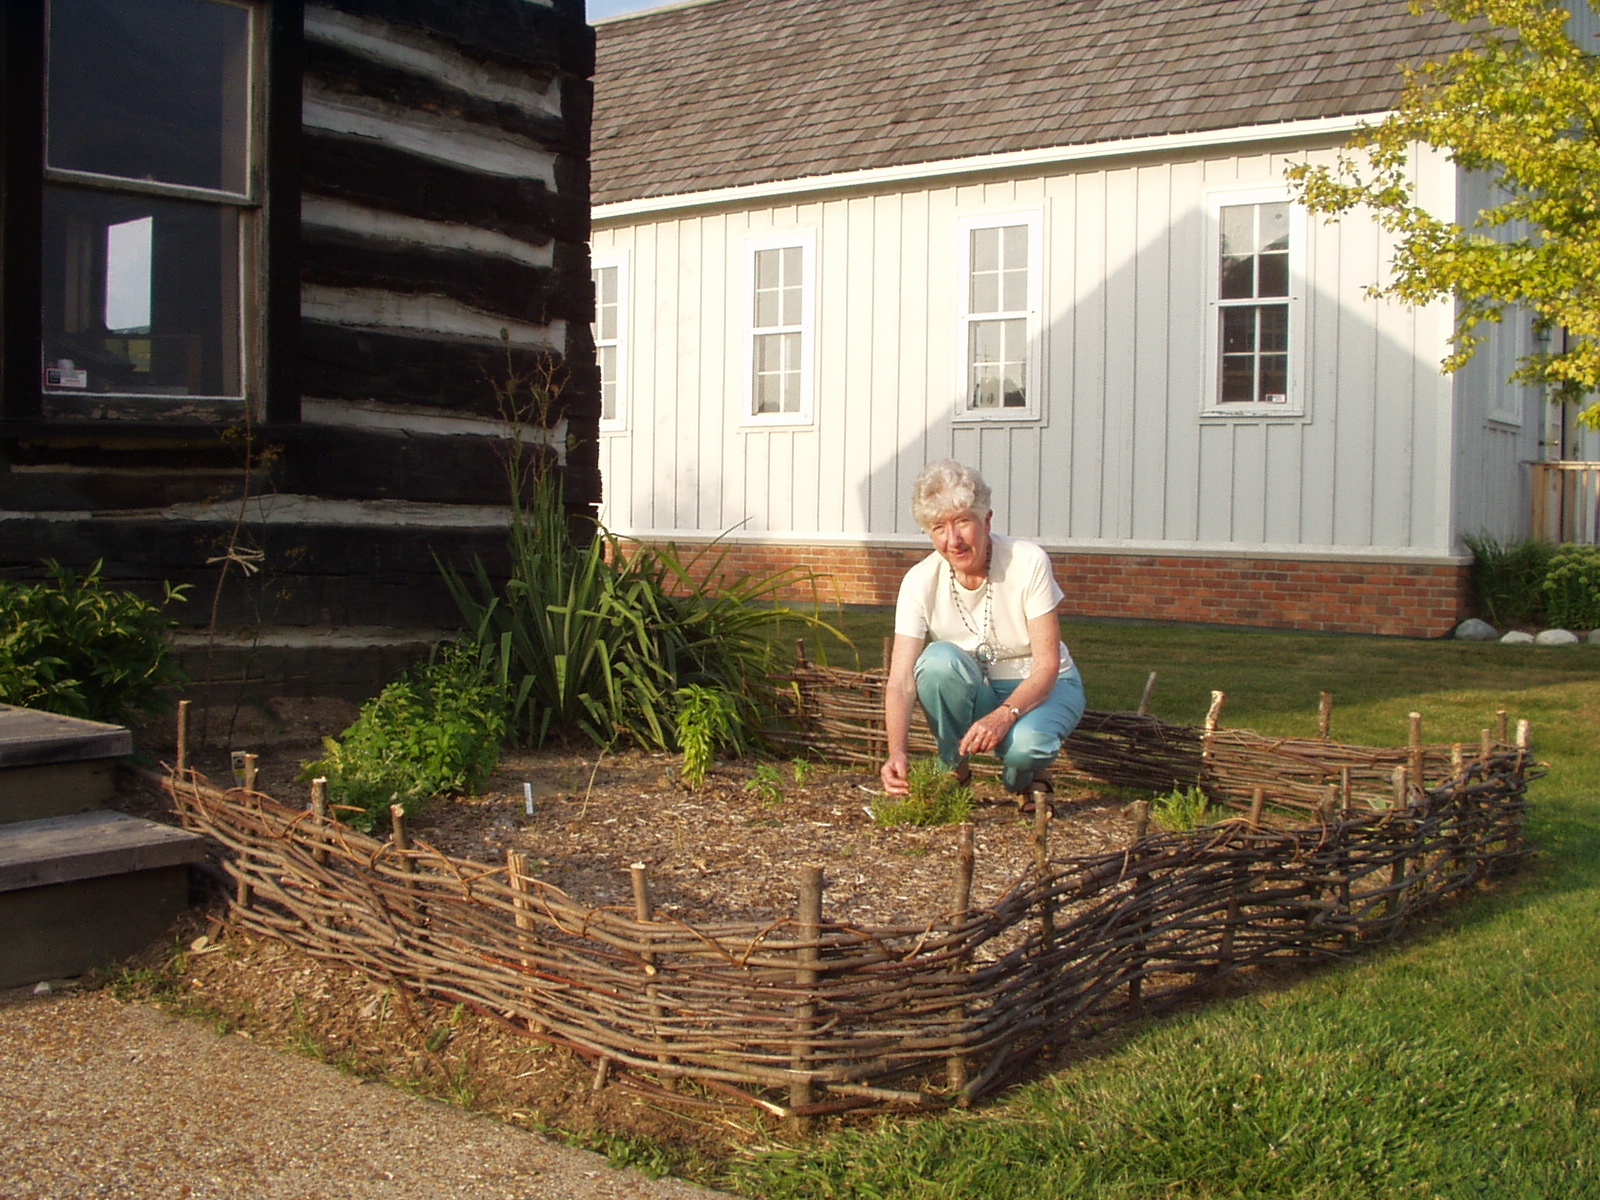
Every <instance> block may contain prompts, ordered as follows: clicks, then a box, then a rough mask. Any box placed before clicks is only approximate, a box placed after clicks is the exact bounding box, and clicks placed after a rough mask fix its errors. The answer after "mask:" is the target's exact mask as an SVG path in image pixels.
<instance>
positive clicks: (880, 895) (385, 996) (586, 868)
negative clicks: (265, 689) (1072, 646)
mask: <svg viewBox="0 0 1600 1200" xmlns="http://www.w3.org/2000/svg"><path fill="white" fill-rule="evenodd" d="M356 711H357V710H356V708H355V706H354V705H352V704H349V703H347V702H345V701H341V700H336V699H317V700H309V701H294V700H287V699H274V700H268V701H266V702H265V703H264V704H263V705H262V706H260V707H252V706H245V707H242V708H240V709H239V710H238V711H237V712H231V711H229V710H222V711H220V712H214V713H212V714H211V719H210V721H209V722H207V721H206V719H205V714H196V715H195V717H193V718H192V720H191V730H192V731H193V733H192V734H191V741H192V742H197V743H198V742H199V741H200V734H201V732H202V731H204V733H205V734H206V735H208V736H207V738H206V742H205V743H204V744H203V745H202V747H201V748H200V749H199V750H198V751H196V752H195V753H194V754H193V759H194V762H195V765H196V766H197V767H198V768H199V769H200V770H201V771H202V772H203V773H205V774H206V775H208V776H209V777H210V778H211V779H212V780H213V781H215V782H218V783H221V784H224V785H226V783H227V782H228V781H231V778H232V769H231V766H230V758H229V753H228V749H229V746H230V742H231V748H232V749H237V750H248V751H251V752H253V753H255V754H257V755H258V769H259V772H260V774H259V775H258V779H257V788H258V789H259V790H261V791H264V792H266V793H268V794H269V795H272V796H273V797H275V798H277V799H279V800H280V801H282V802H284V803H289V804H295V803H302V804H303V803H306V800H307V796H308V788H307V785H306V783H305V782H303V781H302V780H301V778H300V776H301V773H302V763H303V762H305V761H306V760H309V759H312V758H314V757H316V756H317V755H318V754H319V753H320V752H321V741H320V739H321V738H322V737H323V736H333V735H337V734H338V733H339V732H340V731H342V730H343V729H344V728H345V727H346V726H347V725H348V724H349V723H350V722H351V721H352V720H354V718H355V715H356ZM208 725H209V728H207V726H208ZM230 726H231V739H229V740H225V739H228V735H229V732H230ZM174 742H175V737H174V734H173V729H172V726H171V725H170V724H168V723H165V722H163V723H161V724H158V725H155V726H152V727H150V728H147V729H143V730H138V731H136V745H137V746H138V747H139V749H140V751H141V752H142V753H143V754H144V755H145V756H147V757H148V758H150V759H153V760H155V761H159V762H170V761H171V760H172V758H173V754H174ZM680 766H681V762H680V760H679V759H678V758H677V757H676V756H669V755H659V754H649V753H645V752H641V751H628V752H625V753H620V754H606V755H599V754H597V752H596V750H595V749H594V748H593V747H591V746H588V745H583V746H573V747H566V748H560V747H555V748H548V749H544V750H540V751H536V752H528V751H517V752H513V753H510V754H508V755H507V756H506V757H505V758H504V759H503V760H502V762H501V764H500V768H499V769H498V770H497V771H496V773H495V775H494V776H493V778H492V779H491V780H490V781H489V782H488V784H487V785H486V786H485V788H484V789H483V791H482V793H481V794H480V795H476V796H464V797H453V798H441V799H438V800H435V801H433V802H432V803H431V804H429V805H428V806H426V807H425V808H424V809H423V810H422V811H421V812H420V813H419V814H418V815H417V816H416V817H415V818H414V820H413V823H412V830H413V836H414V837H415V838H416V839H418V840H419V841H422V842H426V843H429V844H430V845H432V846H434V847H436V848H438V849H439V850H442V851H445V852H446V853H449V854H452V855H456V856H459V857H464V858H470V859H474V860H477V861H480V862H485V863H498V862H502V861H504V858H505V854H506V851H507V850H508V849H517V850H521V851H523V852H525V853H527V854H528V855H529V856H530V858H532V859H534V860H536V862H537V867H536V869H537V871H538V873H539V875H540V877H541V878H543V879H545V880H548V881H549V882H551V883H553V884H555V885H556V886H558V887H560V888H562V889H563V890H564V891H566V892H567V893H568V894H569V895H571V896H572V897H573V898H574V899H576V900H579V901H580V902H587V903H591V904H594V905H597V906H602V905H615V904H629V905H631V902H632V901H631V897H632V892H631V886H630V881H629V875H628V871H629V867H630V866H631V865H632V864H633V863H636V862H643V863H645V864H646V865H647V866H648V867H649V868H650V876H651V882H652V887H653V891H654V894H655V898H656V902H657V904H658V906H659V907H660V908H661V910H663V912H664V913H666V914H670V915H671V916H674V917H677V918H679V919H681V920H684V921H687V922H691V923H693V922H695V921H700V920H706V919H711V918H722V919H748V920H757V921H761V920H768V919H771V918H773V917H776V916H778V915H780V914H782V913H785V912H790V911H792V910H793V906H794V903H795V876H796V874H797V872H798V869H799V868H800V867H801V866H802V865H803V864H820V865H822V866H823V868H824V877H825V879H826V887H827V891H826V894H825V900H824V913H825V915H826V916H827V917H828V918H829V919H831V920H842V921H848V922H849V923H850V924H853V925H856V926H857V927H862V926H885V925H919V926H920V925H923V924H925V923H926V922H927V921H928V920H929V919H930V918H932V917H934V916H936V915H938V914H942V913H943V912H944V911H945V908H946V905H947V901H948V896H949V893H950V889H951V886H952V883H953V878H954V871H955V849H956V831H955V830H954V828H952V827H942V828H939V827H935V828H927V829H922V828H915V827H910V826H897V827H891V828H885V827H882V826H880V825H878V824H877V823H876V822H875V821H874V820H873V819H872V816H871V805H872V802H873V801H874V800H875V799H877V798H879V797H880V795H881V789H880V787H879V784H878V779H877V775H876V772H875V771H873V770H871V769H869V768H866V767H864V766H848V767H846V766H835V765H830V764H826V763H808V764H804V765H800V766H798V767H797V765H796V764H795V763H794V762H792V761H787V762H778V761H760V760H753V759H746V760H740V761H726V762H719V763H717V764H716V765H715V766H714V767H713V768H712V770H711V772H710V774H709V776H708V778H707V779H706V781H705V782H704V783H703V784H702V785H701V786H699V787H693V788H691V787H689V786H687V785H686V784H684V783H683V781H682V780H681V778H680V777H679V768H680ZM524 784H526V785H527V790H531V794H532V798H533V803H532V808H533V812H532V814H531V815H530V814H529V813H528V812H527V803H526V795H527V791H526V790H525V788H524ZM974 792H975V794H976V797H977V799H978V804H977V805H976V807H975V809H974V811H973V814H972V817H971V820H972V822H973V824H974V825H975V827H976V828H975V831H974V846H975V850H976V860H975V872H974V881H973V893H972V895H973V903H974V904H975V905H982V904H984V903H986V902H988V901H992V900H993V899H995V898H997V897H998V896H999V895H1001V894H1002V893H1003V892H1004V891H1005V890H1006V889H1007V888H1008V887H1009V886H1010V885H1011V883H1012V882H1013V881H1015V880H1016V879H1017V878H1018V877H1019V876H1021V875H1023V874H1025V873H1026V872H1028V871H1029V870H1030V869H1031V868H1032V863H1033V820H1032V817H1024V816H1022V815H1020V814H1019V812H1018V809H1017V807H1016V805H1015V803H1014V802H1013V801H1012V799H1011V798H1010V797H1009V796H1007V795H1006V794H1005V793H1004V792H1003V791H1002V790H1001V788H1000V787H999V783H998V780H997V779H992V780H984V779H982V778H978V779H975V780H974ZM1126 800H1127V798H1126V797H1125V796H1118V795H1115V794H1110V793H1096V792H1092V791H1089V790H1087V789H1083V788H1063V789H1061V790H1060V791H1059V792H1058V794H1057V795H1056V797H1055V811H1056V819H1055V820H1054V821H1053V822H1052V824H1051V827H1050V829H1051V832H1050V845H1051V855H1052V857H1054V858H1062V857H1067V856H1070V855H1075V854H1090V853H1096V852H1100V851H1104V850H1107V849H1111V848H1115V847H1119V846H1123V845H1126V844H1127V842H1128V840H1129V839H1130V838H1131V836H1132V830H1133V825H1132V821H1131V819H1130V818H1128V817H1126V816H1124V815H1123V814H1122V811H1121V808H1122V806H1123V805H1124V804H1125V803H1126ZM121 804H122V807H124V808H125V809H127V810H128V811H132V812H137V813H140V814H141V815H150V816H160V817H164V819H168V820H171V819H173V818H172V816H171V814H170V813H169V812H168V802H167V800H166V798H165V797H164V795H163V794H162V793H160V791H159V790H158V789H156V788H154V787H152V786H149V785H145V784H132V783H130V784H128V785H127V787H126V788H125V791H124V793H123V794H122V797H121ZM179 936H180V940H181V942H182V945H184V946H187V947H193V945H194V943H196V942H197V941H198V940H199V939H201V938H204V939H205V940H204V941H203V942H200V943H199V946H198V948H197V949H195V948H191V949H189V950H187V951H186V952H185V953H184V954H182V955H181V956H180V957H179V959H178V960H176V961H174V962H172V963H170V964H162V963H156V964H154V965H156V966H157V967H160V968H161V969H160V970H157V971H155V972H154V973H153V974H152V975H151V976H149V977H148V978H153V979H155V980H157V981H158V982H159V986H160V988H161V989H164V992H163V995H164V999H165V1001H166V1002H167V1003H168V1004H169V1005H173V1006H176V1007H179V1008H188V1009H191V1010H193V1011H197V1012H201V1013H204V1014H207V1015H208V1016H209V1017H210V1018H211V1019H213V1020H215V1021H217V1022H219V1023H220V1024H222V1025H224V1026H227V1027H230V1028H234V1029H237V1030H238V1031H239V1032H240V1033H241V1034H243V1035H248V1036H251V1037H258V1038H267V1039H269V1040H272V1041H276V1042H279V1043H285V1044H290V1045H295V1046H299V1047H300V1048H302V1049H305V1050H309V1051H311V1052H312V1053H315V1054H317V1055H318V1056H320V1057H323V1058H325V1059H327V1060H328V1061H332V1062H335V1063H337V1064H339V1065H341V1066H344V1067H345V1068H347V1069H349V1070H351V1071H354V1072H356V1073H357V1074H360V1075H363V1076H370V1077H382V1078H388V1079H391V1080H394V1081H398V1082H401V1083H403V1084H405V1085H406V1086H410V1087H414V1088H417V1089H420V1090H423V1091H426V1092H429V1093H430V1094H438V1095H442V1096H446V1097H454V1098H456V1099H458V1100H462V1101H465V1102H470V1104H471V1106H472V1107H475V1108H477V1109H480V1110H482V1111H487V1112H491V1113H494V1114H496V1115H499V1116H500V1117H502V1118H503V1119H506V1120H510V1121H512V1122H514V1123H519V1124H525V1125H530V1126H533V1127H540V1128H543V1127H546V1126H554V1127H558V1128H561V1129H565V1130H569V1131H577V1132H579V1133H581V1134H583V1135H585V1136H586V1137H587V1138H588V1139H589V1141H590V1142H591V1143H594V1142H596V1140H598V1144H600V1145H602V1146H603V1147H606V1148H609V1149H610V1150H611V1151H612V1152H613V1154H614V1155H620V1156H621V1157H622V1158H623V1159H624V1160H625V1161H629V1160H630V1155H634V1154H637V1153H644V1152H643V1151H639V1150H637V1149H636V1148H634V1149H629V1147H634V1146H635V1143H634V1141H633V1140H631V1139H636V1138H640V1137H642V1138H644V1139H646V1141H647V1142H648V1143H650V1144H652V1145H657V1146H660V1145H667V1146H671V1147H674V1149H673V1150H672V1151H671V1154H670V1157H671V1158H672V1160H673V1165H674V1169H675V1170H679V1171H681V1170H683V1169H684V1168H685V1165H686V1163H687V1164H688V1166H689V1168H690V1169H689V1173H690V1174H703V1171H700V1170H696V1169H693V1163H694V1162H695V1161H699V1162H700V1163H701V1164H702V1165H703V1164H704V1163H705V1162H709V1161H711V1160H713V1159H716V1158H721V1157H722V1156H724V1155H725V1154H726V1153H728V1152H729V1151H730V1150H731V1149H733V1148H734V1147H735V1146H738V1145H744V1144H748V1143H750V1142H751V1141H753V1140H760V1139H763V1138H765V1137H767V1136H768V1135H769V1134H770V1133H772V1132H773V1131H772V1130H770V1129H769V1128H768V1127H767V1125H766V1124H765V1123H764V1118H762V1117H761V1116H760V1115H758V1114H754V1113H751V1114H739V1113H735V1114H730V1113H728V1112H727V1111H726V1110H725V1109H724V1108H722V1106H721V1105H718V1106H716V1107H711V1106H709V1105H706V1106H702V1105H701V1104H700V1103H698V1102H697V1101H696V1098H695V1097H694V1096H693V1095H690V1094H688V1093H687V1092H685V1095H684V1099H683V1102H682V1103H681V1104H680V1103H673V1104H671V1105H670V1107H669V1106H665V1105H663V1104H662V1103H661V1102H660V1098H659V1097H649V1098H647V1097H644V1096H641V1095H638V1094H634V1093H631V1092H629V1091H627V1090H626V1088H625V1087H618V1086H610V1087H607V1088H605V1089H603V1090H601V1091H599V1092H595V1091H594V1090H593V1089H592V1087H591V1078H592V1071H591V1069H590V1067H589V1066H588V1065H587V1064H585V1063H583V1062H582V1060H580V1059H577V1058H576V1057H574V1056H571V1055H569V1054H567V1053H566V1052H565V1051H561V1050H557V1049H552V1048H550V1047H547V1046H545V1045H544V1044H543V1043H539V1042H535V1041H531V1040H530V1039H528V1038H527V1037H525V1036H523V1035H521V1034H519V1033H517V1032H515V1031H513V1030H510V1029H509V1028H506V1027H502V1026H500V1025H497V1024H494V1023H492V1022H490V1021H487V1020H485V1019H483V1018H480V1017H477V1016H475V1015H473V1014H471V1013H470V1012H462V1011H459V1010H455V1009H452V1008H451V1007H449V1006H446V1005H442V1004H435V1003H432V1002H427V1001H419V1000H417V999H416V998H414V997H413V998H407V997H405V996H402V995H397V994H396V993H395V992H394V991H393V989H392V988H391V987H390V986H389V985H388V984H387V983H383V982H376V981H373V980H371V979H369V978H367V977H366V976H363V975H359V974H356V973H354V972H352V971H350V970H348V969H346V968H342V967H333V966H328V965H325V964H322V963H320V962H317V961H316V960H313V959H311V958H310V957H309V956H307V955H305V954H303V953H301V952H299V951H296V950H293V949H291V948H289V947H288V946H285V945H283V944H281V943H277V942H274V941H270V940H268V939H264V938H260V937H256V936H250V935H246V934H244V933H243V932H242V931H237V930H232V929H230V928H229V927H228V925H227V923H226V904H225V902H224V901H223V900H222V899H221V898H220V896H219V897H217V898H215V899H214V900H213V902H212V906H211V908H210V909H209V910H208V911H203V912H200V913H198V914H197V915H196V916H195V917H194V918H193V919H192V924H191V926H190V927H188V928H185V929H184V930H182V931H180V935H179ZM168 966H170V968H171V969H168ZM152 986H155V985H152ZM619 1139H620V1140H619ZM619 1147H620V1149H619ZM650 1153H655V1151H650ZM703 1156H704V1157H703Z"/></svg>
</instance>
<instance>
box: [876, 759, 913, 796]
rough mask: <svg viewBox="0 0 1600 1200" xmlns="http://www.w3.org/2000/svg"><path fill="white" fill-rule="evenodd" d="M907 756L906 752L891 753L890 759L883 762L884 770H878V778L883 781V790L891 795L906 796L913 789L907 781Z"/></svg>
mask: <svg viewBox="0 0 1600 1200" xmlns="http://www.w3.org/2000/svg"><path fill="white" fill-rule="evenodd" d="M907 765H908V763H907V758H906V756H905V755H904V754H891V755H890V756H889V761H888V762H886V763H884V764H883V770H881V771H879V772H878V778H879V779H881V780H882V781H883V790H884V791H886V792H888V793H889V795H891V796H904V795H907V794H908V793H909V792H910V791H911V785H910V784H908V783H907V782H906V769H907Z"/></svg>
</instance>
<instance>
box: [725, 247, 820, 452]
mask: <svg viewBox="0 0 1600 1200" xmlns="http://www.w3.org/2000/svg"><path fill="white" fill-rule="evenodd" d="M796 248H798V249H799V250H800V252H801V257H800V324H799V325H798V326H788V325H775V326H766V327H762V328H759V329H758V328H757V327H756V255H757V254H758V253H759V252H760V251H763V250H792V249H796ZM744 257H745V275H744V298H745V302H744V313H745V321H744V329H745V332H744V388H743V404H744V409H743V416H742V423H743V424H745V425H758V426H762V425H809V424H811V421H812V413H813V411H814V408H815V405H814V403H813V397H814V395H815V391H816V326H817V321H816V307H817V287H816V283H817V232H816V230H815V229H789V230H785V231H783V232H781V233H770V234H763V235H761V236H759V237H752V238H747V239H746V240H745V244H744ZM771 333H798V334H799V335H800V411H799V412H793V413H758V412H756V338H757V336H759V335H762V334H771Z"/></svg>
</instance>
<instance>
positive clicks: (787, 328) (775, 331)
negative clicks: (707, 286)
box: [745, 231, 816, 424]
mask: <svg viewBox="0 0 1600 1200" xmlns="http://www.w3.org/2000/svg"><path fill="white" fill-rule="evenodd" d="M815 249H816V241H815V238H814V237H813V236H812V235H811V234H810V232H809V231H804V232H799V233H791V234H786V235H782V236H779V237H774V238H763V239H757V240H754V241H752V242H751V243H750V244H749V254H750V271H749V282H748V287H749V297H750V341H749V361H748V364H747V370H746V384H747V396H746V407H745V414H746V419H747V420H750V421H754V422H759V423H762V424H771V423H779V424H782V423H788V424H796V423H800V422H805V421H809V420H810V419H811V378H812V328H813V308H814V303H815V301H814V296H813V282H814V276H815Z"/></svg>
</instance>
